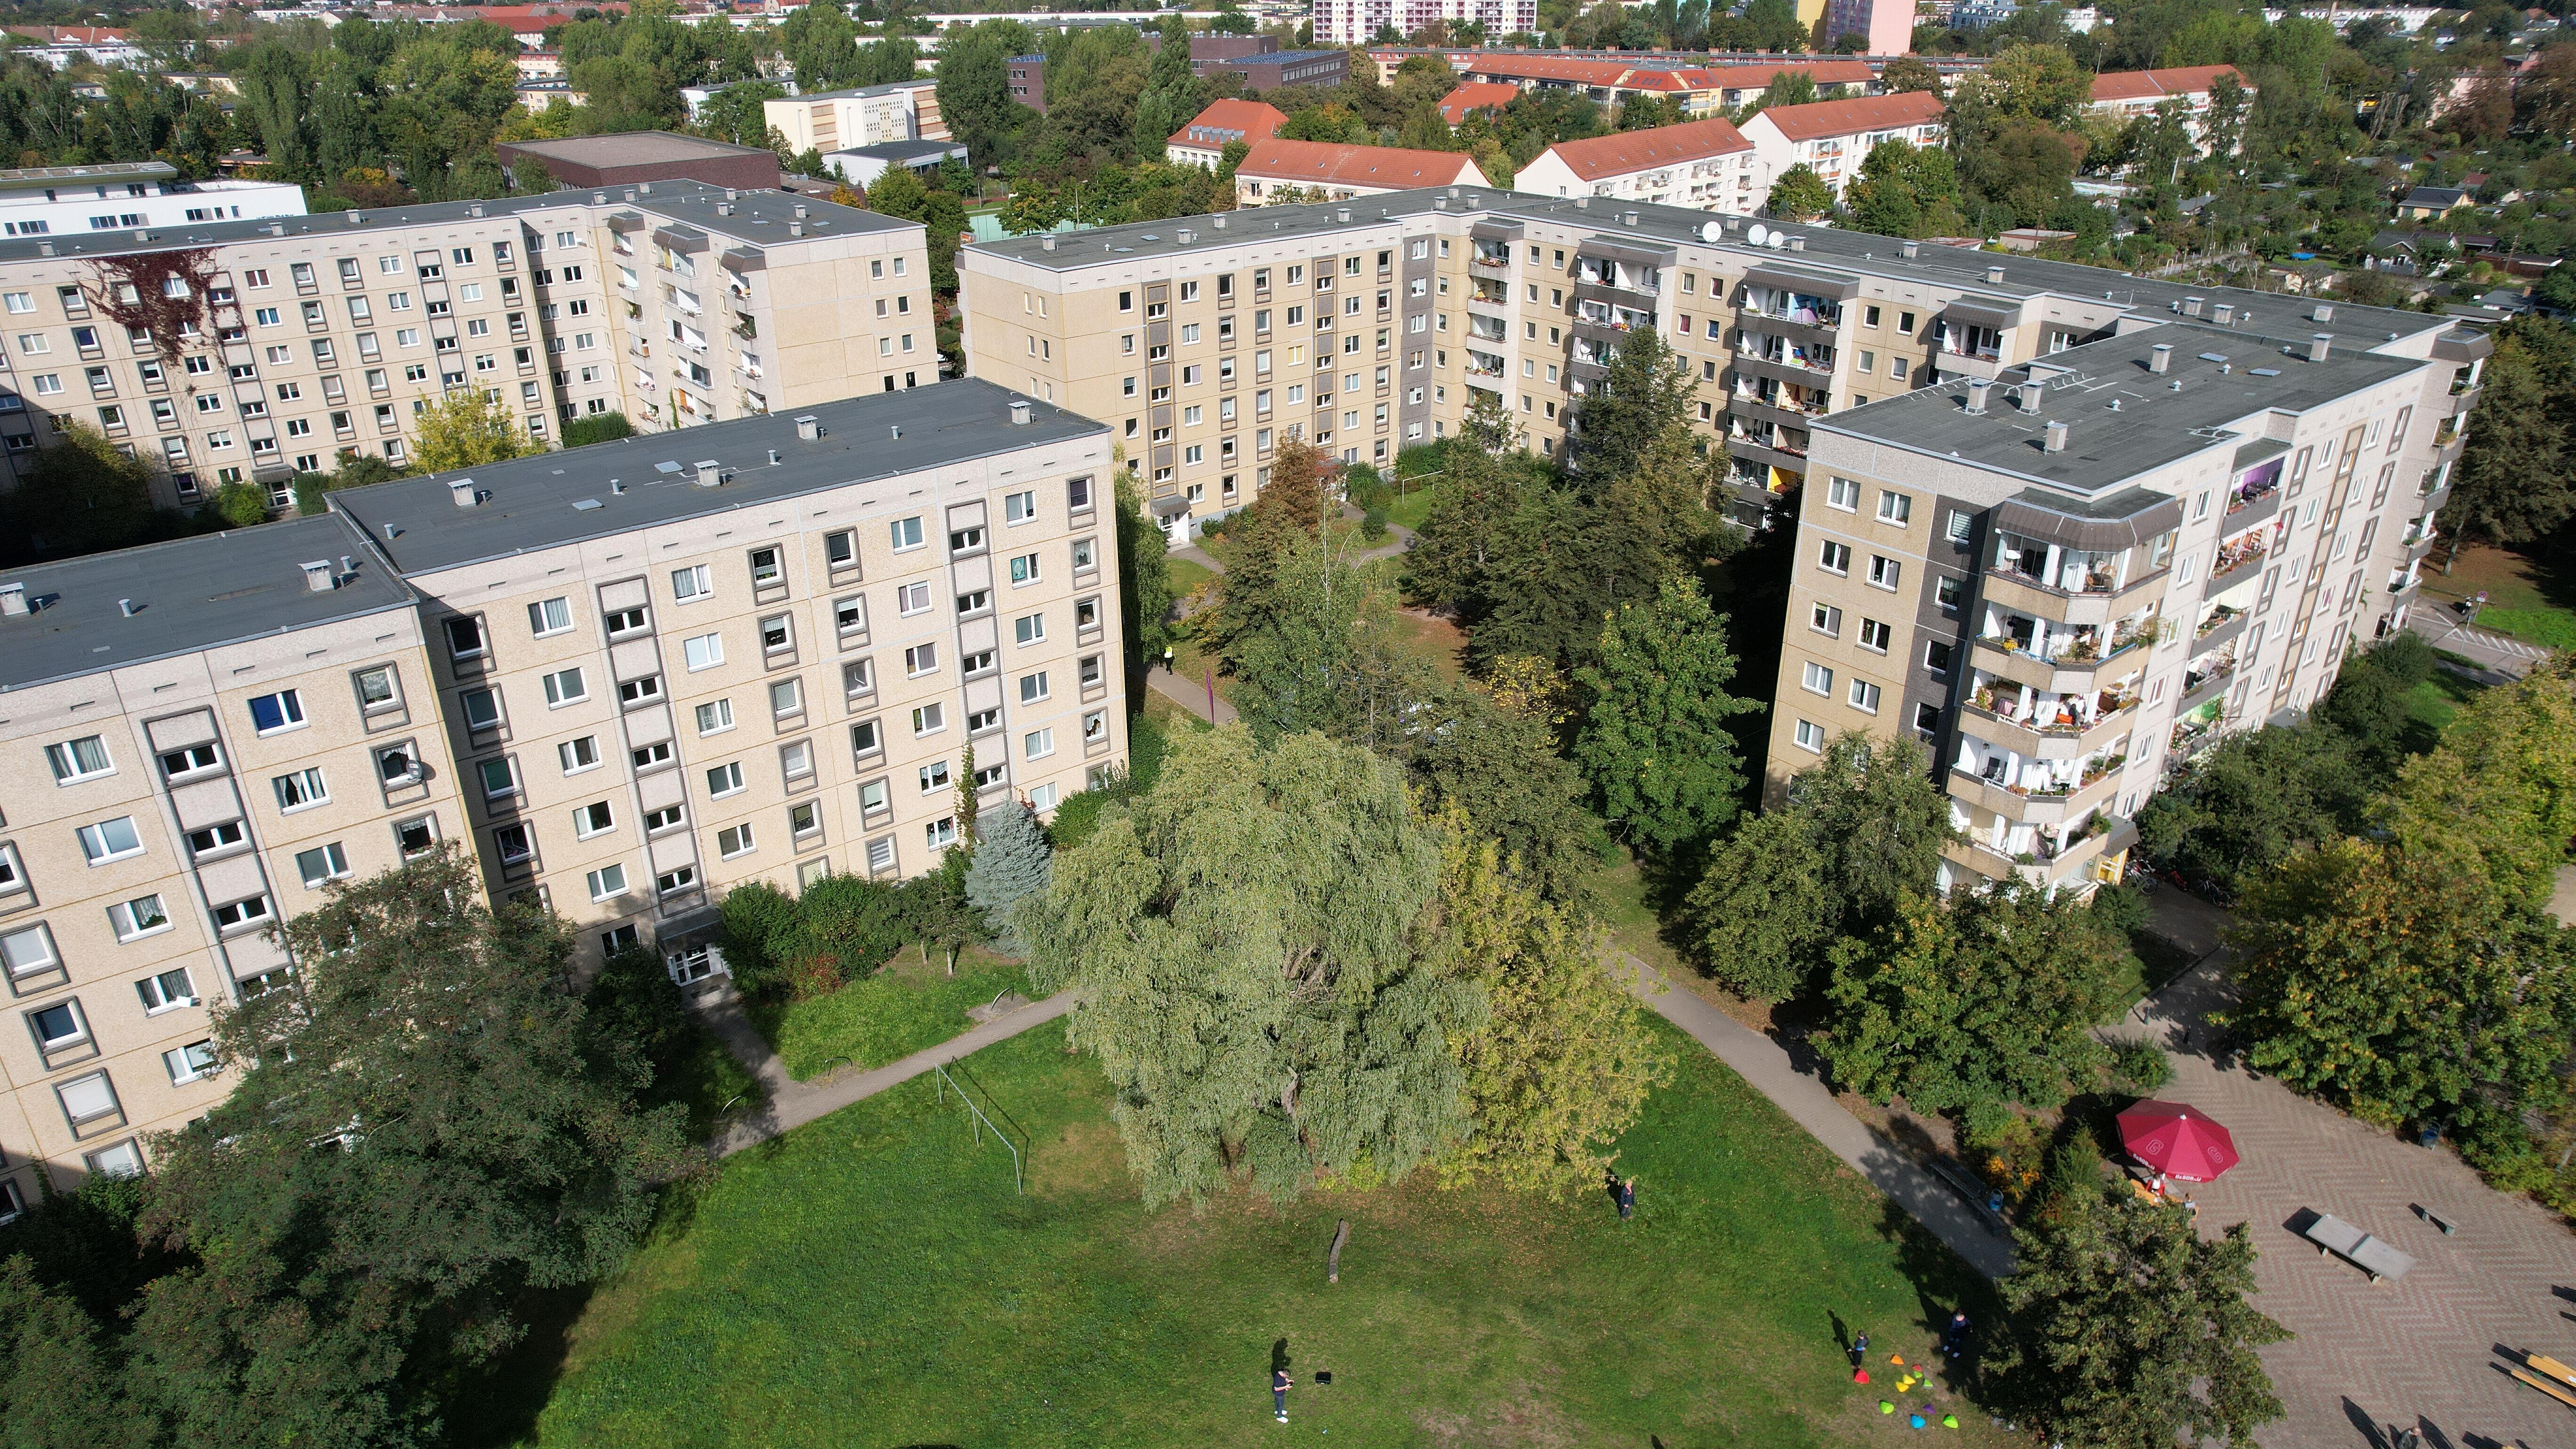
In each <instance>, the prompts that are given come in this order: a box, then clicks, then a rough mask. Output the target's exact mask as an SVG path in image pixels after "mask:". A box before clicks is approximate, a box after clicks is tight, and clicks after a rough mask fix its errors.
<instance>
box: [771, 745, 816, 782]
mask: <svg viewBox="0 0 2576 1449" xmlns="http://www.w3.org/2000/svg"><path fill="white" fill-rule="evenodd" d="M778 773H779V776H780V777H781V778H783V779H788V780H802V779H804V778H805V777H806V776H808V775H811V774H813V773H814V747H813V746H812V745H809V744H807V743H806V742H805V741H803V740H795V741H791V742H789V743H787V744H783V745H780V746H779V747H778Z"/></svg>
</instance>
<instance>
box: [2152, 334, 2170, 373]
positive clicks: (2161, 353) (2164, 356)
mask: <svg viewBox="0 0 2576 1449" xmlns="http://www.w3.org/2000/svg"><path fill="white" fill-rule="evenodd" d="M2172 367H2173V344H2172V343H2170V342H2159V343H2157V344H2156V346H2155V350H2154V351H2152V352H2150V353H2148V354H2147V371H2149V372H2152V373H2156V374H2158V375H2162V374H2163V373H2165V372H2167V371H2169V370H2171V369H2172Z"/></svg>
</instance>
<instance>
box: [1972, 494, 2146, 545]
mask: <svg viewBox="0 0 2576 1449" xmlns="http://www.w3.org/2000/svg"><path fill="white" fill-rule="evenodd" d="M1995 526H1996V527H1998V528H2008V529H2011V530H2012V531H2013V532H2015V533H2019V534H2024V535H2027V536H2029V537H2032V538H2044V539H2047V540H2049V541H2050V542H2052V543H2059V544H2064V545H2066V546H2068V547H2070V548H2080V549H2084V550H2086V551H2088V552H2096V551H2102V550H2108V549H2126V548H2135V547H2137V546H2138V545H2140V544H2142V543H2145V542H2147V541H2148V540H2150V539H2153V538H2155V537H2156V536H2158V535H2159V534H2165V533H2171V532H2172V531H2173V530H2175V529H2177V528H2180V527H2181V526H2182V500H2181V499H2179V498H2176V497H2174V496H2173V495H2172V494H2169V493H2158V492H2156V491H2155V490H2154V489H2152V488H2145V487H2137V488H2125V489H2122V490H2121V491H2120V492H2118V493H2114V494H2112V495H2110V496H2109V497H2107V498H2100V499H2087V500H2084V501H2083V502H2077V501H2076V500H2074V499H2072V498H2069V497H2068V496H2067V495H2065V494H2063V493H2053V492H2049V491H2047V490H2044V489H2039V488H2027V489H2024V490H2023V491H2021V492H2019V493H2016V494H2014V495H2013V496H2012V497H2010V498H2007V499H2005V500H2004V501H2003V502H2002V503H2001V504H1999V505H1997V507H1996V509H1995Z"/></svg>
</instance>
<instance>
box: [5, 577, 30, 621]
mask: <svg viewBox="0 0 2576 1449" xmlns="http://www.w3.org/2000/svg"><path fill="white" fill-rule="evenodd" d="M25 612H27V586H26V585H25V584H0V614H23V613H25Z"/></svg>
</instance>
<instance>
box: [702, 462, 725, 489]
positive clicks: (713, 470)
mask: <svg viewBox="0 0 2576 1449" xmlns="http://www.w3.org/2000/svg"><path fill="white" fill-rule="evenodd" d="M723 483H724V464H722V463H720V462H717V461H716V460H715V459H713V458H700V459H699V460H698V486H699V487H701V488H716V487H720V486H722V485H723Z"/></svg>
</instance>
